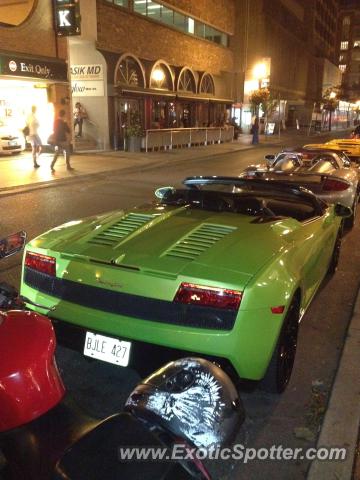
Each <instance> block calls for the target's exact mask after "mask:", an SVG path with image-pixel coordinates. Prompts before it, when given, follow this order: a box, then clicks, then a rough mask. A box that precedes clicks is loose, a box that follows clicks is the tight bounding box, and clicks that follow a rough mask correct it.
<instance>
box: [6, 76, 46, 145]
mask: <svg viewBox="0 0 360 480" xmlns="http://www.w3.org/2000/svg"><path fill="white" fill-rule="evenodd" d="M33 105H35V106H36V108H37V117H38V119H39V124H40V127H39V136H40V138H41V141H42V142H43V143H44V144H46V140H47V138H48V137H49V135H50V133H52V130H53V124H54V105H53V104H52V103H50V102H49V101H48V90H47V86H46V85H45V84H40V83H36V82H30V81H22V80H15V79H14V80H5V79H4V80H0V123H1V124H2V125H4V126H6V127H7V128H9V129H10V131H11V132H17V134H18V135H19V136H21V138H23V134H22V129H23V128H24V126H25V124H26V119H27V117H28V116H29V115H30V113H31V107H32V106H33Z"/></svg>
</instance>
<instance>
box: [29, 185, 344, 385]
mask: <svg viewBox="0 0 360 480" xmlns="http://www.w3.org/2000/svg"><path fill="white" fill-rule="evenodd" d="M155 194H156V201H155V202H154V203H153V204H149V205H147V206H142V207H139V208H134V209H132V210H130V211H123V210H119V211H115V212H111V213H108V214H105V215H100V216H96V217H92V218H87V219H84V220H78V221H71V222H69V223H66V224H65V225H62V226H59V227H57V228H54V229H52V230H50V231H48V232H46V233H44V234H43V235H40V236H39V237H37V238H35V239H34V240H32V241H31V242H30V243H28V245H27V246H26V249H25V252H24V259H23V271H22V285H21V294H22V295H23V296H24V297H26V299H27V304H28V306H29V308H32V309H35V310H38V311H40V312H42V313H46V311H47V310H49V311H50V317H51V319H52V320H53V324H54V326H55V329H56V331H57V334H58V340H59V342H60V343H63V344H65V345H67V346H70V347H73V348H77V349H81V351H82V352H83V353H84V355H87V356H89V357H92V358H94V359H98V360H103V361H108V362H111V363H114V364H117V365H121V366H128V365H129V366H133V367H135V368H139V367H140V369H141V370H142V371H144V373H145V372H146V370H147V369H149V370H150V369H152V368H154V366H155V365H154V363H157V362H161V361H163V360H164V357H166V358H177V357H180V356H183V355H184V352H186V354H188V353H191V354H196V355H200V356H204V357H207V358H210V359H213V360H216V361H217V362H219V363H220V364H221V365H222V366H224V367H225V368H226V369H227V370H228V371H229V372H230V373H231V374H232V375H233V376H235V377H237V378H244V379H253V380H262V383H263V385H264V387H266V388H267V389H268V390H270V391H276V392H281V391H282V390H284V388H285V387H286V385H287V383H288V381H289V378H290V375H291V371H292V367H293V363H294V358H295V352H296V343H297V332H298V324H299V320H300V319H301V317H302V315H303V314H304V312H305V311H306V309H307V307H308V306H309V304H310V302H311V300H312V298H313V297H314V295H315V293H316V291H317V289H318V287H319V285H320V284H321V281H322V280H323V278H324V277H325V275H326V274H327V272H334V271H335V269H336V266H337V262H338V258H339V252H340V244H341V230H342V229H341V226H342V223H343V222H342V220H343V218H342V217H346V216H349V215H351V209H349V208H347V207H344V206H342V205H340V204H336V205H331V206H328V205H327V204H325V203H324V202H322V201H321V200H319V199H317V198H316V197H315V196H314V195H313V194H312V193H311V192H309V191H307V190H305V189H303V188H301V187H297V186H294V185H288V184H284V182H279V183H278V182H276V181H266V180H249V179H241V178H238V177H234V178H233V177H189V178H187V179H185V180H184V182H183V185H181V187H180V188H175V187H163V188H159V189H158V190H157V191H156V192H155ZM39 305H41V307H40V306H39ZM43 307H45V310H44V308H43ZM50 309H52V310H50Z"/></svg>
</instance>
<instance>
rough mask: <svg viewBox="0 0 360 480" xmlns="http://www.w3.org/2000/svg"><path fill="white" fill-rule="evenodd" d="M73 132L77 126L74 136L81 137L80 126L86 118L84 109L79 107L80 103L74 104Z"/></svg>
mask: <svg viewBox="0 0 360 480" xmlns="http://www.w3.org/2000/svg"><path fill="white" fill-rule="evenodd" d="M73 114H74V132H75V128H76V125H78V126H79V128H78V133H77V135H75V136H76V137H81V136H82V126H83V122H84V119H85V118H88V115H87V112H86V110H85V108H84V107H83V106H82V105H81V103H80V102H76V103H75V108H74V112H73Z"/></svg>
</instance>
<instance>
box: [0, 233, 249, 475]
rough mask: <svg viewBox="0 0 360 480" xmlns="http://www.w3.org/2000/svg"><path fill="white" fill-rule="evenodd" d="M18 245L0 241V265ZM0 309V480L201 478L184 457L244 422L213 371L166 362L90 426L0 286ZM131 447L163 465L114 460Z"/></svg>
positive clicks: (42, 326) (35, 331)
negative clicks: (161, 456)
mask: <svg viewBox="0 0 360 480" xmlns="http://www.w3.org/2000/svg"><path fill="white" fill-rule="evenodd" d="M24 242H25V234H24V232H19V233H18V234H16V235H12V236H10V237H7V238H6V239H3V240H0V257H7V256H9V255H12V254H14V253H16V252H17V251H19V250H21V249H22V247H23V245H24ZM26 302H28V300H26ZM0 305H1V306H2V308H5V309H6V308H10V310H7V311H5V310H4V311H2V312H0V451H1V452H2V454H3V457H4V458H5V460H6V462H5V466H4V467H3V468H2V469H0V479H1V480H50V479H58V480H60V479H62V480H85V479H86V480H99V479H104V480H115V479H116V480H121V479H124V480H127V479H130V478H131V479H135V480H137V479H139V480H140V479H141V480H167V479H172V480H184V479H194V478H195V479H203V480H204V479H205V480H209V479H210V478H211V477H210V474H209V473H208V471H207V470H206V468H205V467H204V465H203V463H202V462H201V461H200V460H199V459H198V458H197V457H196V455H194V453H192V454H191V455H190V454H189V452H190V453H191V452H194V451H196V449H198V448H199V447H204V448H206V449H209V448H213V447H219V446H222V445H224V444H226V443H228V442H229V441H231V440H232V439H233V437H234V435H235V434H236V432H237V430H238V429H239V427H240V425H241V423H242V421H243V419H244V411H243V408H242V404H241V402H240V399H239V397H238V394H237V392H236V389H235V387H234V386H233V384H232V382H231V380H230V379H229V377H228V376H227V375H226V374H225V373H224V372H223V371H222V370H221V369H220V368H219V367H218V366H216V365H214V364H213V363H210V362H208V361H207V360H203V359H199V358H185V359H180V360H175V361H173V362H171V363H169V364H168V365H166V366H165V367H163V368H162V369H160V370H159V371H157V372H155V373H154V374H153V375H151V376H150V377H148V378H147V379H146V380H144V381H143V382H141V383H140V384H139V385H138V386H137V387H136V388H135V390H134V391H133V392H132V393H131V394H130V396H129V398H128V400H127V403H126V406H125V411H124V412H122V413H119V414H116V415H113V416H111V417H109V418H106V419H105V420H102V421H99V420H98V419H94V418H91V417H89V416H88V415H87V414H85V413H84V412H83V411H81V410H80V409H79V407H78V406H76V405H75V404H74V403H73V402H72V400H71V397H70V395H66V394H65V387H64V385H63V383H62V380H61V377H60V374H59V371H58V369H57V366H56V361H55V357H54V352H55V347H56V339H55V334H54V330H53V328H52V325H51V322H50V321H49V320H48V318H47V317H45V316H43V315H40V314H37V313H34V312H30V311H25V310H21V309H18V310H11V308H14V306H15V307H21V306H22V302H21V299H19V298H18V297H17V296H16V292H15V290H14V289H12V288H11V287H9V286H8V285H6V284H1V285H0ZM134 446H136V447H137V448H140V447H141V448H146V447H149V448H151V451H152V452H154V449H156V448H157V449H160V450H158V451H164V449H165V451H166V452H167V453H166V456H165V458H167V460H170V461H154V460H152V459H151V455H150V457H148V458H149V460H150V461H144V460H141V461H140V460H139V459H136V458H135V459H134V458H132V459H131V460H129V459H126V458H124V452H125V456H126V452H127V451H128V450H127V449H129V448H130V449H131V448H133V447H134ZM175 448H176V452H177V457H176V459H174V460H172V459H171V456H172V452H174V449H175ZM179 449H180V451H182V452H183V456H181V455H180V456H179ZM143 451H144V450H143Z"/></svg>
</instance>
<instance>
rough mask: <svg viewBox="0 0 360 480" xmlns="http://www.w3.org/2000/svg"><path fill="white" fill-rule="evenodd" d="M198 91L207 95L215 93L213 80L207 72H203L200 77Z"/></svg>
mask: <svg viewBox="0 0 360 480" xmlns="http://www.w3.org/2000/svg"><path fill="white" fill-rule="evenodd" d="M199 92H200V93H206V94H208V95H215V87H214V81H213V79H212V76H211V75H210V74H209V73H204V75H203V76H202V77H201V80H200V88H199Z"/></svg>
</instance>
